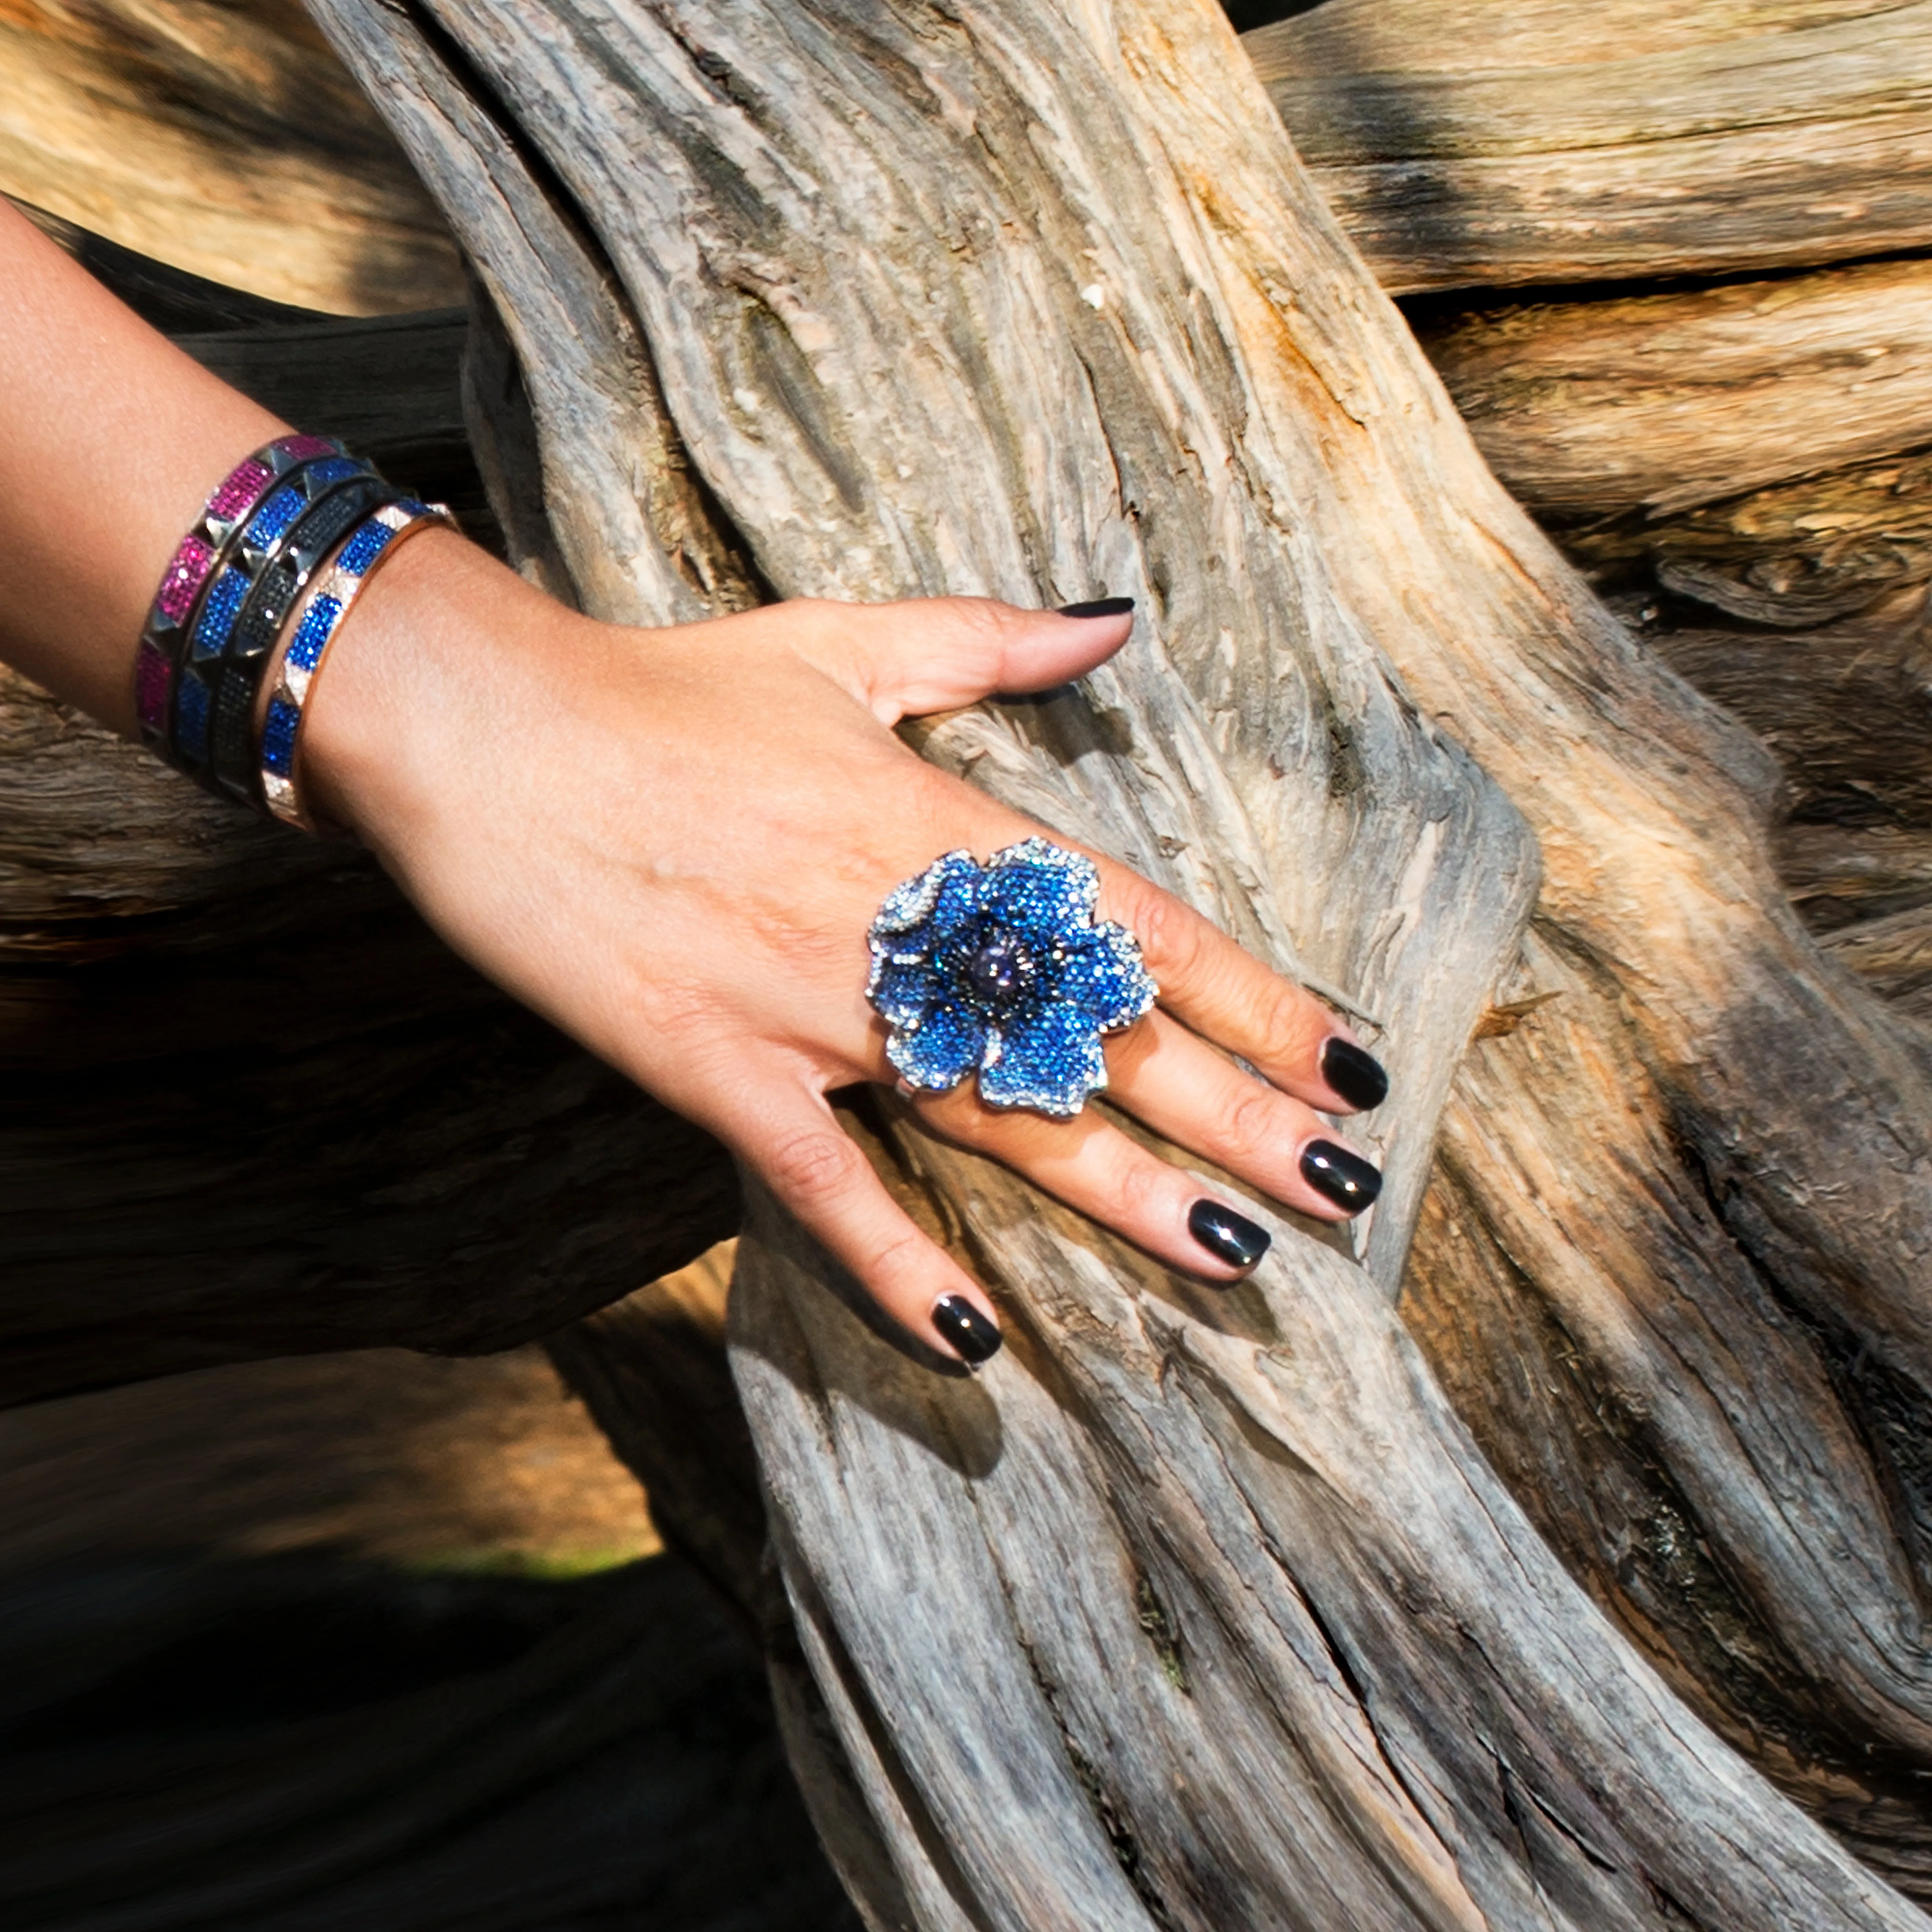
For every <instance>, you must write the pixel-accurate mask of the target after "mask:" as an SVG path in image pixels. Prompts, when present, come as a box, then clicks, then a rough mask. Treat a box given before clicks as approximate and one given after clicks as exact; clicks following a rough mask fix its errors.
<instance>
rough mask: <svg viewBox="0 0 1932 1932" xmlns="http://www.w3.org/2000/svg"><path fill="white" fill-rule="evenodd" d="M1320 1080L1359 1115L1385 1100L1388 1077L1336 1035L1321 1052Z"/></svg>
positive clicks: (1373, 1061)
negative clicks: (1323, 1080)
mask: <svg viewBox="0 0 1932 1932" xmlns="http://www.w3.org/2000/svg"><path fill="white" fill-rule="evenodd" d="M1322 1079H1325V1081H1327V1082H1328V1084H1329V1085H1330V1086H1331V1087H1332V1088H1334V1090H1335V1091H1336V1092H1337V1093H1338V1094H1340V1095H1341V1097H1343V1100H1346V1101H1347V1102H1348V1103H1349V1106H1352V1107H1353V1108H1355V1109H1356V1110H1357V1111H1358V1112H1361V1113H1364V1114H1365V1113H1367V1112H1368V1110H1369V1109H1370V1108H1371V1107H1379V1106H1381V1105H1382V1103H1383V1102H1384V1101H1385V1100H1387V1099H1388V1075H1387V1074H1386V1073H1384V1072H1383V1071H1382V1062H1381V1061H1379V1060H1378V1059H1377V1058H1376V1057H1375V1055H1373V1054H1372V1053H1364V1052H1363V1051H1362V1049H1361V1048H1360V1047H1359V1046H1357V1045H1356V1044H1355V1042H1354V1041H1353V1040H1344V1039H1343V1037H1341V1035H1340V1034H1335V1035H1334V1036H1333V1037H1331V1039H1329V1040H1328V1041H1327V1042H1326V1043H1325V1044H1324V1046H1323V1047H1322Z"/></svg>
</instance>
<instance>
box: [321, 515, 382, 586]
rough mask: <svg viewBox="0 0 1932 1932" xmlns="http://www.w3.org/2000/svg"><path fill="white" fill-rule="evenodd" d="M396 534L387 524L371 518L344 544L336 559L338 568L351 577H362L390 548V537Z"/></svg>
mask: <svg viewBox="0 0 1932 1932" xmlns="http://www.w3.org/2000/svg"><path fill="white" fill-rule="evenodd" d="M395 534H396V533H395V531H394V530H392V529H390V527H389V525H388V524H387V523H377V521H376V520H375V519H374V517H371V518H370V520H368V522H367V523H365V524H364V525H363V526H362V528H361V529H359V530H358V531H357V532H356V534H355V535H353V537H351V538H350V539H349V541H347V543H346V544H344V545H343V546H342V550H341V554H340V555H339V556H338V557H337V558H336V559H335V567H336V568H337V569H338V570H340V571H344V573H346V574H347V575H349V576H350V577H360V576H361V575H362V573H363V572H364V571H365V570H367V569H368V568H369V566H370V565H371V564H372V563H374V562H375V561H376V559H377V558H378V557H379V556H381V555H382V554H383V551H384V550H386V549H387V548H388V547H389V539H390V538H392V537H393V536H394V535H395Z"/></svg>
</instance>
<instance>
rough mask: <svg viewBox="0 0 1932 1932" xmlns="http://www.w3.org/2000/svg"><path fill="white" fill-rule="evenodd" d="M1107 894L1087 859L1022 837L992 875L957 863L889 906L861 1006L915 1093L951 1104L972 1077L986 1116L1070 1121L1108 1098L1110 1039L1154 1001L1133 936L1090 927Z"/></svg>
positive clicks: (992, 865) (985, 868)
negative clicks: (885, 1037) (945, 1097)
mask: <svg viewBox="0 0 1932 1932" xmlns="http://www.w3.org/2000/svg"><path fill="white" fill-rule="evenodd" d="M1099 897H1100V874H1099V873H1098V872H1097V871H1096V870H1095V869H1094V864H1093V862H1092V860H1091V859H1084V858H1082V856H1080V854H1079V853H1077V852H1070V851H1068V850H1066V848H1065V847H1063V846H1059V845H1055V844H1052V842H1051V841H1049V840H1047V839H1045V838H1027V839H1022V841H1021V842H1020V843H1019V844H1017V845H1009V846H1008V847H1007V848H1006V850H1004V851H1002V852H995V853H994V854H993V856H992V858H991V859H988V860H987V862H986V864H985V865H980V864H978V863H977V862H976V861H975V860H974V857H973V855H972V853H970V852H948V853H947V854H946V855H945V856H944V858H941V859H935V860H934V861H933V862H932V864H931V865H929V866H927V868H926V870H925V871H922V873H920V874H919V877H917V878H916V879H908V880H907V881H906V882H905V883H904V885H902V886H900V887H899V888H898V890H897V891H896V892H894V893H893V894H892V895H891V897H890V898H888V899H887V900H886V902H885V904H883V905H882V906H881V907H880V908H879V913H878V916H877V918H876V919H874V920H873V922H872V928H871V933H870V935H869V938H870V941H871V948H872V974H871V980H870V981H869V982H868V984H867V986H866V988H865V996H866V998H868V999H869V1000H870V1001H871V1003H872V1004H873V1005H874V1007H876V1008H877V1010H878V1011H879V1013H880V1015H881V1016H882V1017H883V1019H884V1020H885V1022H886V1025H888V1026H889V1027H890V1028H892V1038H891V1040H889V1042H888V1043H887V1044H886V1055H887V1057H888V1058H889V1059H890V1060H891V1061H892V1064H893V1066H895V1067H897V1068H898V1071H899V1073H900V1075H901V1077H902V1078H903V1079H904V1081H905V1083H906V1085H907V1086H908V1087H913V1088H919V1089H920V1090H922V1091H924V1092H926V1093H932V1094H939V1093H944V1092H946V1091H948V1090H949V1089H950V1088H954V1087H956V1086H958V1085H959V1083H960V1082H961V1081H962V1080H964V1079H965V1078H966V1076H967V1075H968V1074H969V1073H975V1072H977V1073H978V1075H979V1076H980V1099H981V1100H984V1101H985V1102H986V1104H987V1105H988V1106H991V1107H1031V1108H1032V1109H1034V1111H1035V1112H1038V1113H1042V1114H1052V1115H1055V1116H1056V1117H1057V1118H1060V1119H1062V1120H1068V1119H1071V1118H1073V1115H1076V1114H1077V1113H1079V1111H1080V1110H1081V1109H1082V1107H1084V1106H1085V1105H1086V1104H1087V1097H1088V1094H1097V1093H1098V1092H1099V1091H1100V1089H1101V1088H1103V1087H1105V1086H1106V1084H1107V1063H1106V1059H1105V1058H1104V1057H1103V1055H1102V1053H1101V1051H1100V1038H1101V1036H1102V1035H1103V1034H1110V1033H1118V1032H1119V1031H1121V1029H1122V1028H1124V1027H1130V1026H1132V1025H1133V1023H1134V1022H1135V1021H1136V1020H1137V1019H1139V1018H1140V1017H1141V1016H1142V1014H1144V1013H1146V1012H1147V1010H1148V1008H1149V1007H1151V1006H1152V1005H1153V1004H1154V999H1155V997H1156V995H1157V993H1158V992H1159V989H1158V988H1157V987H1156V986H1155V985H1154V980H1153V979H1152V978H1151V977H1150V975H1149V974H1148V970H1147V968H1146V967H1145V966H1144V965H1142V963H1141V949H1140V943H1139V941H1138V940H1136V938H1134V936H1133V934H1132V933H1131V932H1129V931H1128V930H1127V928H1126V927H1125V926H1116V925H1115V924H1113V923H1112V922H1111V921H1109V920H1104V919H1103V920H1101V921H1099V922H1096V921H1095V919H1094V902H1095V901H1096V900H1097V898H1099Z"/></svg>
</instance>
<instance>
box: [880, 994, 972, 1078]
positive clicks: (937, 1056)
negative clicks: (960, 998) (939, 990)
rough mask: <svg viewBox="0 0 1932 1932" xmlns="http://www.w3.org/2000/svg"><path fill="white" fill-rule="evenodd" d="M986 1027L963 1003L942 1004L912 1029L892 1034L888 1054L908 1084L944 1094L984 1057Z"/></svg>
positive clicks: (888, 1044) (887, 1045) (887, 1048)
mask: <svg viewBox="0 0 1932 1932" xmlns="http://www.w3.org/2000/svg"><path fill="white" fill-rule="evenodd" d="M985 1056H986V1026H985V1024H984V1023H983V1022H982V1021H981V1020H980V1017H979V1016H978V1015H977V1013H972V1012H970V1011H969V1010H968V1009H967V1008H965V1007H938V1008H936V1009H935V1010H934V1011H933V1012H932V1013H929V1014H928V1015H927V1016H926V1019H925V1020H924V1021H923V1022H922V1023H921V1024H920V1025H918V1026H916V1027H913V1028H911V1029H910V1031H901V1032H898V1033H895V1034H893V1035H892V1039H891V1040H890V1041H889V1042H888V1043H887V1044H886V1058H888V1059H889V1060H890V1061H891V1062H892V1064H893V1065H894V1066H895V1067H897V1068H898V1070H899V1072H900V1073H901V1075H903V1076H904V1079H905V1083H906V1085H907V1086H908V1087H917V1088H920V1089H922V1091H926V1092H928V1093H940V1094H943V1093H944V1092H945V1091H947V1089H948V1088H953V1087H956V1086H958V1085H959V1083H960V1082H961V1081H962V1080H963V1079H965V1077H966V1076H967V1075H968V1074H969V1073H971V1072H972V1071H973V1070H974V1067H977V1066H978V1065H979V1064H980V1062H981V1061H982V1060H983V1058H985Z"/></svg>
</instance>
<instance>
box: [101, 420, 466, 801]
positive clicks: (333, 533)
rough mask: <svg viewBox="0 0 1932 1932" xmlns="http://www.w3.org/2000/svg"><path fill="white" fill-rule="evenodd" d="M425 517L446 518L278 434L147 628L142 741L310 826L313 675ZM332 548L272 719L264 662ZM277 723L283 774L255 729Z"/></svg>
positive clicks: (188, 548) (140, 698) (228, 489)
mask: <svg viewBox="0 0 1932 1932" xmlns="http://www.w3.org/2000/svg"><path fill="white" fill-rule="evenodd" d="M372 513H373V514H372ZM425 520H440V521H445V522H447V521H449V513H448V512H447V511H444V510H443V509H442V508H440V506H437V508H431V506H429V505H425V504H420V503H416V502H413V501H412V500H411V499H408V498H407V497H406V496H404V493H402V492H401V491H400V490H395V489H393V488H392V487H391V486H390V485H389V484H387V483H386V482H385V481H383V478H381V477H380V475H377V472H375V470H374V469H372V468H371V466H370V465H369V464H368V463H365V462H364V461H362V460H361V459H360V458H357V457H354V456H351V455H350V454H349V453H348V452H347V450H345V449H344V448H343V446H341V444H340V443H337V442H335V441H334V440H332V439H331V438H329V437H314V436H285V437H278V438H277V439H276V440H275V441H274V442H273V443H269V444H268V445H267V446H266V447H264V448H263V449H259V450H257V451H256V452H255V453H254V455H251V456H250V457H248V458H246V459H245V460H244V461H242V463H239V464H238V465H237V466H236V468H235V469H233V471H231V472H229V475H227V476H226V478H224V479H223V481H222V482H221V484H220V486H219V487H217V489H216V490H215V491H214V494H213V495H212V496H210V497H209V498H208V501H207V502H206V503H205V505H203V507H202V513H201V515H200V516H199V517H198V518H197V519H196V522H195V524H194V526H193V528H192V529H190V530H189V532H187V535H185V536H184V538H182V539H181V543H180V544H179V546H178V548H177V549H176V550H175V554H174V556H173V558H172V559H171V560H170V562H169V565H168V568H167V570H166V573H165V574H163V577H162V579H161V585H160V589H159V591H158V592H157V593H156V595H155V598H154V604H153V605H152V607H151V609H150V610H149V612H148V621H147V622H146V624H145V625H144V626H143V627H142V632H141V638H140V643H139V646H138V647H137V649H136V653H135V659H134V691H135V709H136V715H138V717H139V721H140V727H141V736H142V740H143V742H145V743H146V744H147V745H148V746H149V747H150V748H151V749H153V750H154V751H157V752H159V753H160V755H161V756H162V757H164V758H166V760H168V762H169V763H171V764H172V765H174V766H176V767H177V768H178V769H180V770H181V771H184V772H187V773H188V774H189V775H190V776H192V777H193V778H196V779H198V780H199V781H200V782H201V783H202V784H204V785H205V786H207V787H208V788H209V789H210V790H213V791H215V792H217V793H220V795H222V796H225V797H228V798H233V799H241V800H243V801H245V802H248V803H251V804H254V805H257V806H258V807H260V808H264V809H269V810H272V811H274V813H275V816H276V817H281V818H284V819H287V820H290V821H291V822H293V823H308V821H307V820H306V819H305V817H304V816H303V814H302V811H301V809H300V808H299V805H297V804H296V801H295V793H294V789H293V752H294V734H295V730H296V727H297V726H298V725H299V723H300V721H301V712H302V700H303V699H304V698H305V697H306V695H307V690H308V678H309V677H311V676H313V674H314V667H315V664H316V663H317V661H319V660H320V656H321V652H322V651H323V649H325V648H326V646H327V643H328V641H329V638H330V637H332V636H333V635H334V633H335V626H336V625H337V624H338V623H339V622H341V616H342V613H343V612H344V610H347V607H348V604H349V603H350V601H353V597H354V595H355V594H356V590H357V589H359V588H360V586H361V583H362V580H363V579H365V577H367V575H368V571H369V570H370V569H371V568H372V567H373V565H374V563H375V562H376V560H377V558H379V557H380V556H381V555H382V554H383V551H384V550H385V548H386V546H387V545H388V544H389V543H390V542H391V541H392V540H393V538H395V536H396V535H398V534H400V532H401V531H402V530H404V529H409V528H411V527H413V526H415V525H416V524H417V523H420V522H422V521H425ZM332 554H334V555H335V565H334V567H333V568H332V570H331V571H330V573H329V582H328V585H327V586H325V592H326V595H317V597H316V598H313V599H311V602H310V604H309V607H308V611H307V612H306V613H305V616H304V619H303V621H302V624H301V625H299V627H298V633H297V637H298V640H305V641H303V642H302V651H301V652H296V651H295V649H294V646H293V642H292V644H291V649H290V657H292V658H293V657H302V658H305V659H306V662H305V664H302V665H298V667H297V669H296V673H295V675H296V680H297V682H296V686H295V687H294V694H293V696H291V694H290V693H291V687H290V671H289V669H288V668H287V661H284V668H283V670H281V673H279V676H278V682H277V683H276V687H275V697H274V698H273V699H272V700H271V703H270V705H269V711H268V712H267V713H266V714H264V713H263V709H262V705H261V691H262V685H263V673H264V670H265V669H266V667H267V666H268V665H269V664H270V663H271V662H272V661H274V660H275V654H276V646H277V643H278V639H279V638H280V637H281V635H282V633H283V631H284V628H285V626H286V625H287V622H288V620H289V618H290V614H291V613H292V612H293V610H295V608H296V605H297V604H298V603H299V601H300V599H301V597H302V592H303V590H304V589H305V588H306V587H307V586H308V583H309V582H310V580H311V578H312V577H314V574H315V573H316V571H317V569H318V568H320V566H321V565H323V562H325V561H326V559H328V558H329V557H330V556H331V555H332ZM345 589H346V591H347V595H344V591H345ZM318 613H329V614H325V615H320V616H319V615H318ZM318 626H319V628H318ZM278 706H280V707H281V708H280V709H278ZM269 717H272V718H273V719H274V720H275V730H276V731H277V733H281V734H283V735H284V736H285V738H286V746H285V753H286V756H285V761H284V763H282V764H281V766H280V767H279V768H278V766H276V765H274V764H272V763H271V762H270V761H269V757H268V755H267V750H268V748H267V746H266V744H265V743H264V742H263V739H262V738H261V736H260V732H259V730H258V721H260V722H261V723H266V721H267V719H268V718H269ZM277 742H278V745H280V744H281V743H282V742H283V739H282V737H278V739H277ZM283 755H284V754H282V753H278V757H282V756H283ZM271 778H272V779H273V780H274V781H275V782H274V784H273V786H272V787H271V785H270V783H269V781H270V780H271ZM271 797H273V799H275V802H274V803H273V804H271V802H270V801H271Z"/></svg>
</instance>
